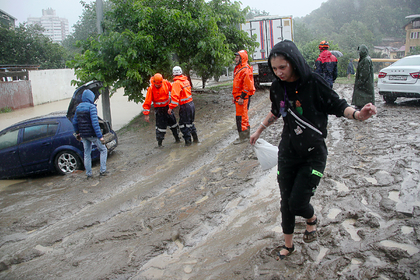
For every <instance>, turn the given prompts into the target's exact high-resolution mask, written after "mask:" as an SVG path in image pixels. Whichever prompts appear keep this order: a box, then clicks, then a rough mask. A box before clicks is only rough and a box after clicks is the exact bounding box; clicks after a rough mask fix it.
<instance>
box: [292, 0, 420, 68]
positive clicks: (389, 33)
mask: <svg viewBox="0 0 420 280" xmlns="http://www.w3.org/2000/svg"><path fill="white" fill-rule="evenodd" d="M413 14H420V5H419V1H418V0H402V1H393V0H357V1H355V0H350V1H349V0H328V1H327V2H325V3H322V5H321V7H320V8H318V9H316V10H314V11H312V12H311V13H310V14H309V15H307V16H305V17H302V18H295V26H294V27H295V29H294V31H295V33H294V35H295V36H294V38H295V43H296V44H297V45H298V47H299V49H300V50H301V51H302V52H303V53H304V56H305V58H306V59H307V61H308V63H309V64H311V63H312V64H313V61H315V59H316V57H317V56H318V54H319V51H318V48H317V45H318V43H319V42H320V41H322V40H327V41H329V42H330V45H332V47H331V48H330V49H335V50H339V51H341V52H342V53H343V54H344V56H343V57H342V58H340V59H339V72H340V76H345V71H346V68H347V63H348V60H349V59H350V58H358V54H357V47H358V46H359V45H361V44H365V45H366V46H367V47H368V48H369V50H370V55H371V56H372V57H380V54H379V53H374V52H373V47H374V46H382V45H385V46H386V45H387V43H389V42H400V44H401V46H402V45H403V44H404V40H405V30H404V26H405V25H406V24H407V23H408V22H409V20H408V19H406V18H405V17H406V16H408V15H413ZM311 50H312V51H311Z"/></svg>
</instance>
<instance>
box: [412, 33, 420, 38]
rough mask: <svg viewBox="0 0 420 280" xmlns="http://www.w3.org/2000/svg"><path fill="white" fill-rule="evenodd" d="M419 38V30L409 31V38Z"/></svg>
mask: <svg viewBox="0 0 420 280" xmlns="http://www.w3.org/2000/svg"><path fill="white" fill-rule="evenodd" d="M419 38H420V32H411V33H410V39H419Z"/></svg>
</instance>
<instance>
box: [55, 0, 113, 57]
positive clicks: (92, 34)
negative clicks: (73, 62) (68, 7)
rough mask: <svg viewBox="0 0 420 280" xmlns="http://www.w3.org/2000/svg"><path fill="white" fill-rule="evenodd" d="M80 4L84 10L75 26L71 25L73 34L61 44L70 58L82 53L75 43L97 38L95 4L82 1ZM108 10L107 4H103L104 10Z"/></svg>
mask: <svg viewBox="0 0 420 280" xmlns="http://www.w3.org/2000/svg"><path fill="white" fill-rule="evenodd" d="M80 3H81V4H82V6H83V8H84V9H83V12H82V15H81V16H80V17H79V20H78V21H77V22H76V24H74V25H73V28H74V32H73V33H72V34H70V35H69V36H67V38H66V39H65V40H63V43H62V45H63V47H65V48H66V49H67V50H68V52H69V53H70V54H71V56H72V58H74V55H75V54H76V53H80V52H81V51H82V48H81V47H78V46H77V41H86V40H88V39H89V38H91V39H92V38H96V37H97V36H98V29H97V27H96V2H93V3H91V4H87V3H86V2H84V1H80ZM109 9H110V7H109V2H105V4H104V10H105V11H108V10H109Z"/></svg>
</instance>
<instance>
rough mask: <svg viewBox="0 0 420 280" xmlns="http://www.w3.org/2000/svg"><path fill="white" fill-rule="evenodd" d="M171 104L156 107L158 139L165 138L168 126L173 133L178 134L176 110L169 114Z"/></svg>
mask: <svg viewBox="0 0 420 280" xmlns="http://www.w3.org/2000/svg"><path fill="white" fill-rule="evenodd" d="M168 110H169V106H165V107H155V116H156V140H157V141H159V140H163V139H164V138H165V134H166V128H167V127H168V126H169V128H170V129H171V131H172V134H174V135H178V124H177V123H176V117H175V114H174V112H172V114H171V115H169V114H168Z"/></svg>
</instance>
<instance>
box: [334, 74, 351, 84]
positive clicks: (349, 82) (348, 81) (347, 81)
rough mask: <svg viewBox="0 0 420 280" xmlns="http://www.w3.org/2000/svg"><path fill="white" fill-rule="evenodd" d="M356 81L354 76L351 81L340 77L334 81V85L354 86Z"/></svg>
mask: <svg viewBox="0 0 420 280" xmlns="http://www.w3.org/2000/svg"><path fill="white" fill-rule="evenodd" d="M354 80H355V78H354V75H353V76H352V77H350V79H347V77H338V78H337V79H336V80H335V81H334V83H335V84H343V85H346V84H349V85H354Z"/></svg>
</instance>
